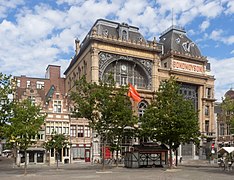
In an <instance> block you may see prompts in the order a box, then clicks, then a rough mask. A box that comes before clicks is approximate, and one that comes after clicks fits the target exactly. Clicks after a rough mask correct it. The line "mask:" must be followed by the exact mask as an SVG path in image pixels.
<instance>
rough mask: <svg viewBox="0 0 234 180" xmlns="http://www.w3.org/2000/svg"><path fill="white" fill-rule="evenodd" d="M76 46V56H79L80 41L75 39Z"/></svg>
mask: <svg viewBox="0 0 234 180" xmlns="http://www.w3.org/2000/svg"><path fill="white" fill-rule="evenodd" d="M75 44H76V55H78V53H79V51H80V40H79V39H75Z"/></svg>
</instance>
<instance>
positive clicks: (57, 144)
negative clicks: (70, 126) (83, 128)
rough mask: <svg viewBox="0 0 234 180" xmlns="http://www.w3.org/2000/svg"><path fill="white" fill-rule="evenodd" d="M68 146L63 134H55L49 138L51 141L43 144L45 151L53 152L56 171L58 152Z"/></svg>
mask: <svg viewBox="0 0 234 180" xmlns="http://www.w3.org/2000/svg"><path fill="white" fill-rule="evenodd" d="M68 145H69V142H68V138H67V137H66V136H65V135H64V134H55V135H52V136H51V139H50V140H49V141H47V142H45V143H44V147H45V148H46V150H49V151H51V150H55V155H56V162H57V169H58V161H59V155H60V154H59V150H62V149H63V148H65V147H67V146H68Z"/></svg>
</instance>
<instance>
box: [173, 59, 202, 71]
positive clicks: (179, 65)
mask: <svg viewBox="0 0 234 180" xmlns="http://www.w3.org/2000/svg"><path fill="white" fill-rule="evenodd" d="M172 67H173V69H178V70H184V71H190V72H196V73H203V72H204V69H203V66H202V65H199V64H192V63H187V62H181V61H175V60H174V61H173V64H172Z"/></svg>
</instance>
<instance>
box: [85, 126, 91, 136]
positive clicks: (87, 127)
mask: <svg viewBox="0 0 234 180" xmlns="http://www.w3.org/2000/svg"><path fill="white" fill-rule="evenodd" d="M84 137H90V128H89V126H85V127H84Z"/></svg>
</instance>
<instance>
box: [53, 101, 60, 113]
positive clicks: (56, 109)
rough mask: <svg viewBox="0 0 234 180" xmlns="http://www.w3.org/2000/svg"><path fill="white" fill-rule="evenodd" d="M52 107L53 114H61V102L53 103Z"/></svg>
mask: <svg viewBox="0 0 234 180" xmlns="http://www.w3.org/2000/svg"><path fill="white" fill-rule="evenodd" d="M53 107H54V112H55V113H61V112H62V101H54V103H53Z"/></svg>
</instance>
